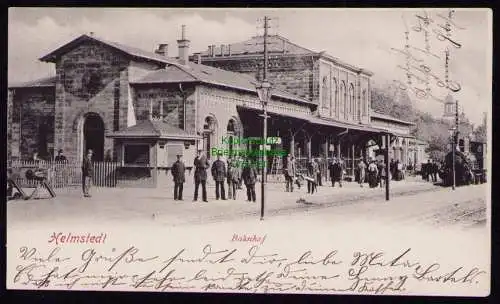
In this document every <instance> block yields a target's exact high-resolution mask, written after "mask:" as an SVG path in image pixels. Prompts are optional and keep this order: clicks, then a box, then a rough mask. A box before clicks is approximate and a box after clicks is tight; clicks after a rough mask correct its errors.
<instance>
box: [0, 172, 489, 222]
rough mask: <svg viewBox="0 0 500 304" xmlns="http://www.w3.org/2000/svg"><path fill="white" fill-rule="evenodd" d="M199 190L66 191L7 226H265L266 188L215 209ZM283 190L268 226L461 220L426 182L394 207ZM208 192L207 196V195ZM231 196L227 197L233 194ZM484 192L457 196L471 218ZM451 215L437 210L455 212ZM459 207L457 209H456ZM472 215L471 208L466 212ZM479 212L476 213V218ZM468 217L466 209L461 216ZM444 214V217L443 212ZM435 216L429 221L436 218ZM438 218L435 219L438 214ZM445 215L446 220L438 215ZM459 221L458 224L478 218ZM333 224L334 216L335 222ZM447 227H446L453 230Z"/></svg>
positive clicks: (277, 191)
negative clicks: (290, 220)
mask: <svg viewBox="0 0 500 304" xmlns="http://www.w3.org/2000/svg"><path fill="white" fill-rule="evenodd" d="M192 188H193V187H192V185H190V184H189V183H188V184H186V187H185V189H184V201H182V202H179V201H174V200H173V197H172V196H173V194H172V191H171V190H170V189H171V188H170V186H169V185H167V186H166V187H165V188H156V189H141V188H137V189H133V188H125V189H121V188H94V189H93V196H92V198H83V197H82V195H81V193H80V191H79V190H80V189H71V190H60V191H59V192H58V196H57V197H56V198H54V199H37V200H28V201H22V200H16V201H10V202H9V203H8V208H7V210H8V225H9V227H15V226H18V225H21V226H23V227H25V226H27V225H38V224H40V223H41V222H50V223H51V224H61V225H65V224H68V223H70V224H71V223H76V222H80V223H88V224H97V223H103V222H108V223H116V224H118V223H128V222H144V223H155V224H161V225H162V226H179V225H193V224H204V223H207V222H221V221H231V220H242V219H243V218H250V219H258V218H259V214H260V184H258V185H256V192H257V202H256V203H251V202H246V201H245V200H246V191H245V190H244V189H245V187H243V188H244V189H243V190H239V191H238V197H237V200H226V201H223V200H218V201H217V200H215V198H214V196H215V193H214V192H215V189H214V188H213V186H211V187H209V188H208V191H207V192H208V199H209V202H208V203H205V202H202V201H201V199H199V200H198V202H192V193H193V189H192ZM283 188H284V185H283V184H268V186H267V191H266V193H267V200H266V202H267V205H266V208H265V210H266V219H267V218H272V217H277V216H280V215H292V214H302V213H304V212H306V211H307V212H310V213H311V212H312V213H315V212H316V213H318V215H319V216H321V215H324V214H330V213H331V214H333V216H335V217H337V216H340V217H344V218H347V216H350V215H352V214H355V215H356V218H359V217H360V216H366V217H367V218H368V219H370V218H372V219H373V218H377V219H379V220H381V219H387V220H393V219H396V218H397V219H398V221H399V220H401V221H406V220H408V219H407V218H405V217H409V218H410V220H415V219H417V218H419V219H421V220H425V221H427V222H432V221H433V220H434V222H435V221H438V222H439V221H440V217H446V216H452V215H451V214H453V212H455V213H456V212H458V210H459V209H457V207H453V206H454V204H455V200H454V199H452V198H451V196H450V195H451V189H449V188H441V187H438V186H434V185H432V184H430V183H426V182H422V181H421V180H419V179H418V178H417V179H414V178H409V179H408V180H406V181H401V182H392V183H391V200H390V201H389V202H386V201H385V189H384V188H375V189H370V188H368V187H367V185H365V186H364V187H363V188H360V187H359V185H358V184H356V183H345V184H344V187H343V188H338V186H336V187H335V188H332V187H331V186H330V185H329V186H323V187H319V191H318V193H315V194H314V195H309V194H307V189H306V188H307V187H304V186H303V187H302V188H301V189H300V190H297V189H296V190H295V191H294V192H293V193H289V192H284V191H283ZM200 190H201V189H200ZM226 190H227V189H226ZM484 191H485V185H475V186H469V187H462V188H458V189H457V190H456V192H455V193H453V195H454V197H456V200H457V201H459V202H461V204H460V206H466V205H467V206H469V205H471V206H474V208H476V209H481V208H482V209H481V210H483V214H482V215H481V211H477V212H476V213H475V214H472V217H474V216H476V217H477V216H479V217H484V207H485V202H484V194H485V192H484ZM450 206H451V208H452V209H450V210H444V211H443V210H438V209H439V208H441V207H442V208H447V207H450ZM457 206H458V205H457ZM464 208H465V209H464V210H465V211H464V212H468V211H467V210H469V209H470V208H468V207H467V208H466V207H464ZM476 209H474V210H476ZM460 210H461V209H460ZM438 211H439V212H441V213H442V214H441V213H439V212H438ZM429 212H430V213H429ZM433 212H436V213H435V214H434V213H433ZM438 213H439V214H438ZM459 213H460V212H458V213H457V215H456V216H463V219H464V218H471V216H470V215H469V216H467V215H462V214H459ZM328 217H329V218H331V216H330V215H329V216H328ZM450 221H452V220H450V219H448V220H447V219H444V218H443V219H442V222H443V223H444V222H450Z"/></svg>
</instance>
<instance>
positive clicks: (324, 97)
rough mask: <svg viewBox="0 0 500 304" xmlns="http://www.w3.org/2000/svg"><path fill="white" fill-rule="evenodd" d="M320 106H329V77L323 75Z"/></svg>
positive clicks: (326, 107)
mask: <svg viewBox="0 0 500 304" xmlns="http://www.w3.org/2000/svg"><path fill="white" fill-rule="evenodd" d="M321 106H322V107H323V108H325V109H328V108H329V106H330V79H329V77H328V76H324V77H323V87H322V91H321Z"/></svg>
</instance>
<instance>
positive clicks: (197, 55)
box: [194, 53, 201, 64]
mask: <svg viewBox="0 0 500 304" xmlns="http://www.w3.org/2000/svg"><path fill="white" fill-rule="evenodd" d="M194 62H196V63H197V64H201V54H199V53H198V54H194Z"/></svg>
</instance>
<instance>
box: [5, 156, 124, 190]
mask: <svg viewBox="0 0 500 304" xmlns="http://www.w3.org/2000/svg"><path fill="white" fill-rule="evenodd" d="M121 167H122V166H121V164H120V163H117V162H94V163H93V169H94V173H93V176H92V183H93V185H94V186H96V187H116V185H117V181H118V171H119V168H121ZM8 168H9V169H10V170H11V171H12V172H11V178H13V179H14V180H16V182H17V183H18V184H19V186H21V187H26V188H32V187H36V185H37V184H38V182H37V181H36V180H33V179H28V178H27V176H26V175H27V173H28V171H30V170H31V172H34V171H35V170H36V169H42V170H43V171H44V173H45V174H44V175H45V177H46V178H47V181H48V183H49V184H50V185H51V186H52V187H53V188H66V187H77V186H81V184H82V164H81V163H80V162H56V161H21V160H14V161H9V162H8Z"/></svg>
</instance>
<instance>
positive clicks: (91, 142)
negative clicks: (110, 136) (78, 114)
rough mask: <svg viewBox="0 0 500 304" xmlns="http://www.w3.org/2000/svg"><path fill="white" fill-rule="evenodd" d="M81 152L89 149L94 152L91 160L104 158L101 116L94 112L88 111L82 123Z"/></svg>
mask: <svg viewBox="0 0 500 304" xmlns="http://www.w3.org/2000/svg"><path fill="white" fill-rule="evenodd" d="M83 147H84V150H83V153H84V156H85V155H86V154H87V151H88V150H89V149H91V150H92V151H93V152H94V154H93V156H92V160H93V161H103V160H104V122H103V120H102V118H101V117H100V116H99V115H98V114H95V113H88V114H87V115H86V116H85V121H84V124H83Z"/></svg>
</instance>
